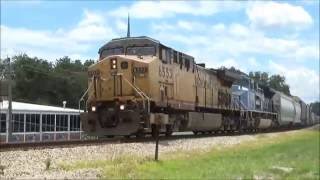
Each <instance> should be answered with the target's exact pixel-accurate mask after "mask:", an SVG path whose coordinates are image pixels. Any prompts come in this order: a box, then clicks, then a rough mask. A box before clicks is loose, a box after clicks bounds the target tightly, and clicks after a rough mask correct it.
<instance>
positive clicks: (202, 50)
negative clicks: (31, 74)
mask: <svg viewBox="0 0 320 180" xmlns="http://www.w3.org/2000/svg"><path fill="white" fill-rule="evenodd" d="M127 13H130V17H131V35H132V36H140V35H146V36H150V37H152V38H155V39H158V40H159V41H161V42H162V43H164V44H166V45H168V46H171V47H173V48H175V49H177V50H180V51H183V52H185V53H188V54H190V55H192V56H194V57H195V58H196V61H197V62H204V63H206V64H207V66H208V67H213V68H217V67H220V66H226V67H230V66H234V67H236V68H238V69H241V70H243V71H245V72H247V73H248V72H249V71H266V72H268V73H270V74H281V75H284V76H285V77H286V79H287V82H288V83H289V85H290V89H291V93H292V94H294V95H298V96H300V97H302V98H303V99H304V100H305V101H307V102H311V101H315V100H318V99H319V1H312V0H299V1H269V2H263V1H258V2H246V1H240V2H239V1H238V2H235V1H205V2H198V1H188V2H184V1H170V2H169V1H161V2H158V1H157V2H156V1H109V2H106V1H56V2H54V1H40V0H36V1H1V57H5V56H7V55H8V56H12V55H14V54H19V53H27V54H28V55H30V56H37V57H40V58H45V59H48V60H50V61H54V60H55V59H57V58H59V57H62V56H70V57H71V58H73V59H81V60H85V59H97V57H98V54H97V51H98V48H99V47H100V46H102V45H103V44H104V43H106V42H107V41H109V40H110V39H112V38H117V37H122V36H125V35H126V28H127V27H126V23H127V22H126V18H127Z"/></svg>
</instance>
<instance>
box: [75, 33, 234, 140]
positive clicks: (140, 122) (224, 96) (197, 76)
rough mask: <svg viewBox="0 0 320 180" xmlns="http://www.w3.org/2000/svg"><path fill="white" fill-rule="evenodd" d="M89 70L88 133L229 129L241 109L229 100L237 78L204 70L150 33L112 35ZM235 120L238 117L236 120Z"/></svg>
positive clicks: (85, 125)
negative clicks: (147, 35) (156, 129)
mask: <svg viewBox="0 0 320 180" xmlns="http://www.w3.org/2000/svg"><path fill="white" fill-rule="evenodd" d="M99 55H100V58H99V61H98V62H97V63H96V64H93V65H91V66H90V67H89V69H88V76H89V82H88V84H89V87H88V100H87V101H86V112H84V113H82V114H81V122H82V128H83V130H84V131H85V132H86V133H88V134H89V135H96V136H113V135H127V136H128V135H129V136H130V135H137V136H141V135H144V134H146V133H154V132H155V125H156V124H160V125H161V129H160V132H162V133H166V135H170V134H171V133H172V132H175V131H193V132H195V133H197V132H207V131H214V130H218V129H221V128H223V129H232V128H236V127H233V126H235V124H239V123H236V122H234V121H237V118H231V117H232V116H236V114H238V115H237V116H239V113H240V111H238V110H237V109H235V107H234V106H233V105H232V104H231V97H232V96H231V93H232V92H231V88H230V87H231V86H232V83H233V82H234V81H235V80H236V79H237V78H238V76H236V75H235V74H233V73H232V72H229V71H226V70H215V69H207V68H205V66H204V64H196V63H195V61H194V58H193V57H192V56H189V55H187V54H184V53H182V52H179V51H176V50H174V49H172V48H170V47H167V46H165V45H163V44H161V43H160V42H159V41H157V40H154V39H152V38H149V37H145V36H143V37H126V38H118V39H112V40H111V41H110V42H108V43H106V44H105V45H104V46H102V47H101V48H100V49H99ZM238 119H239V118H238Z"/></svg>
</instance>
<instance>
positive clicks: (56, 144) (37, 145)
mask: <svg viewBox="0 0 320 180" xmlns="http://www.w3.org/2000/svg"><path fill="white" fill-rule="evenodd" d="M302 128H305V127H296V128H291V129H276V130H274V129H273V130H268V131H261V130H260V131H241V132H240V131H217V132H215V133H206V134H198V135H193V134H183V135H172V136H168V137H167V136H160V137H159V141H160V142H161V141H164V140H166V141H168V140H169V141H170V140H177V139H190V138H205V137H217V136H240V135H254V134H263V133H273V132H283V131H292V130H298V129H302ZM134 142H155V138H152V137H151V136H146V137H144V138H125V137H115V138H103V139H94V140H68V141H44V142H26V143H3V144H0V152H3V151H14V150H30V149H44V148H64V147H74V146H92V145H101V144H116V143H118V144H119V143H134ZM160 144H161V143H160Z"/></svg>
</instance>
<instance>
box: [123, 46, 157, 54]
mask: <svg viewBox="0 0 320 180" xmlns="http://www.w3.org/2000/svg"><path fill="white" fill-rule="evenodd" d="M155 54H156V49H155V48H154V47H153V46H144V47H141V46H140V47H128V48H127V55H140V56H148V55H149V56H154V55H155Z"/></svg>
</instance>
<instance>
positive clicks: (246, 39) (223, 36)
mask: <svg viewBox="0 0 320 180" xmlns="http://www.w3.org/2000/svg"><path fill="white" fill-rule="evenodd" d="M183 22H184V25H185V26H186V27H184V26H181V21H178V22H177V23H176V24H172V23H171V24H169V23H165V22H162V23H160V25H161V26H162V25H164V26H163V28H161V26H158V25H155V26H151V27H152V29H153V31H154V35H153V36H154V37H155V38H156V39H160V40H166V41H169V43H170V42H175V43H179V44H183V45H184V46H187V49H193V48H196V49H199V48H200V49H201V51H202V52H201V53H199V54H200V55H201V57H202V56H203V54H206V53H207V54H208V56H215V57H217V56H218V57H217V58H218V59H226V58H227V57H225V55H226V54H228V55H229V57H230V56H234V57H237V56H241V55H244V54H248V53H249V54H250V53H256V54H263V55H270V56H276V57H281V58H290V59H292V60H293V61H297V62H303V61H305V60H309V59H318V57H319V51H318V48H319V44H315V43H314V42H309V41H304V40H301V39H286V38H276V37H272V36H271V37H270V36H267V35H266V34H265V33H263V32H261V31H259V30H257V29H255V28H253V27H250V26H245V25H242V24H238V23H232V24H230V25H224V24H221V23H219V24H216V25H206V24H202V23H200V22H194V21H192V22H187V21H183ZM190 24H196V26H192V25H190ZM191 27H200V28H199V31H192V30H193V28H191ZM186 28H187V29H188V30H186ZM196 29H197V28H196ZM188 31H192V33H189V32H188ZM220 56H222V57H220Z"/></svg>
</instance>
